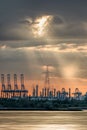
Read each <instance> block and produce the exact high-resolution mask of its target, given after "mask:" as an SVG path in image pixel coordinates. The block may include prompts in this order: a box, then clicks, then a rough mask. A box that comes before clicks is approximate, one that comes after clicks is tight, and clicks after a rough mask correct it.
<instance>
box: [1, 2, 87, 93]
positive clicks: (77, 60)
mask: <svg viewBox="0 0 87 130" xmlns="http://www.w3.org/2000/svg"><path fill="white" fill-rule="evenodd" d="M86 12H87V1H86V0H0V73H4V74H7V73H10V74H11V75H12V76H13V74H14V73H17V74H18V75H19V74H20V73H24V75H25V77H26V82H27V84H28V83H29V82H31V81H32V83H34V82H35V81H38V82H39V83H40V81H42V80H43V82H44V75H43V72H44V71H45V69H46V65H48V66H49V71H50V72H51V73H50V83H51V85H54V86H55V83H56V86H57V88H62V87H65V88H68V87H71V88H72V89H73V88H75V87H78V88H79V89H80V90H82V91H86V90H87V89H86V88H87V14H86Z"/></svg>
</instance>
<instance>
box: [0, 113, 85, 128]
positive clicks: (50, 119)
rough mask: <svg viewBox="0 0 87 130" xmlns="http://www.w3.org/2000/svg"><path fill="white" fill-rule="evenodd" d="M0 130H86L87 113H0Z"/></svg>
mask: <svg viewBox="0 0 87 130" xmlns="http://www.w3.org/2000/svg"><path fill="white" fill-rule="evenodd" d="M0 130H87V111H81V112H69V111H68V112H60V111H59V112H51V111H50V112H41V111H38V112H36V111H34V112H33V111H29V112H28V111H14V112H13V111H0Z"/></svg>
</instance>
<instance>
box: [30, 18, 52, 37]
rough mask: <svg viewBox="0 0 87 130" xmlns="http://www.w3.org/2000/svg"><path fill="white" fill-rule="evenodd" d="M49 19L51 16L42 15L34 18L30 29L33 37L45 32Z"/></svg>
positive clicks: (42, 34) (40, 35)
mask: <svg viewBox="0 0 87 130" xmlns="http://www.w3.org/2000/svg"><path fill="white" fill-rule="evenodd" d="M51 19H52V16H42V17H39V18H36V20H35V23H34V24H33V26H32V31H33V34H34V36H35V37H42V36H44V35H45V34H46V31H47V30H48V25H49V23H50V21H51Z"/></svg>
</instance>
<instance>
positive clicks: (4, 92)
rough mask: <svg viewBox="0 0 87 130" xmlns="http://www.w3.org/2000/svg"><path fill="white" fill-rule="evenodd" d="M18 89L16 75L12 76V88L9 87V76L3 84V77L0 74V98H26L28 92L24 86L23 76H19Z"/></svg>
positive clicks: (8, 75)
mask: <svg viewBox="0 0 87 130" xmlns="http://www.w3.org/2000/svg"><path fill="white" fill-rule="evenodd" d="M20 83H21V86H20V88H19V86H18V84H17V74H14V86H12V85H11V75H10V74H7V81H6V82H5V75H4V74H1V98H16V97H26V96H28V90H26V89H25V85H24V74H20Z"/></svg>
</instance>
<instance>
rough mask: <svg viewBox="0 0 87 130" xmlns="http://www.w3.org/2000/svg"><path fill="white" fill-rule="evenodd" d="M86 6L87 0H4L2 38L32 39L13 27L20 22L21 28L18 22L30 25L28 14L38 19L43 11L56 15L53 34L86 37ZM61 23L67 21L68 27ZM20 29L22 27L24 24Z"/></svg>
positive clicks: (0, 23) (0, 15)
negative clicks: (62, 25) (84, 24)
mask: <svg viewBox="0 0 87 130" xmlns="http://www.w3.org/2000/svg"><path fill="white" fill-rule="evenodd" d="M86 6H87V2H86V1H85V0H83V1H82V0H77V1H76V0H73V1H71V0H66V1H65V0H62V1H61V0H54V1H52V0H50V2H49V0H47V1H43V0H37V1H35V0H19V1H17V0H15V1H11V0H8V1H6V0H3V1H2V0H0V40H4V39H5V40H26V39H28V38H27V37H26V36H25V37H23V36H22V35H19V34H17V33H16V31H15V33H13V28H15V27H16V26H17V28H19V26H20V25H18V23H20V24H25V25H26V24H27V25H30V24H31V23H30V21H28V20H27V19H26V18H27V17H29V18H32V19H35V18H36V17H40V16H43V15H53V16H54V19H53V24H51V28H52V30H53V31H52V32H53V33H52V36H55V35H57V37H60V38H61V37H62V38H65V37H66V38H72V37H73V38H74V37H76V38H81V36H82V38H86V35H87V30H85V29H84V27H83V26H82V25H81V23H84V22H86V21H87V17H86V12H87V8H86ZM19 21H20V22H19ZM65 23H66V24H65ZM60 24H64V28H63V27H61V28H58V27H57V26H60ZM55 25H56V27H55V28H54V26H55ZM9 29H10V30H11V32H10V33H9ZM57 29H58V30H57ZM19 30H20V31H22V30H21V29H20V28H19ZM25 30H26V27H25ZM23 35H24V33H23ZM30 37H31V36H30Z"/></svg>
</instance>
